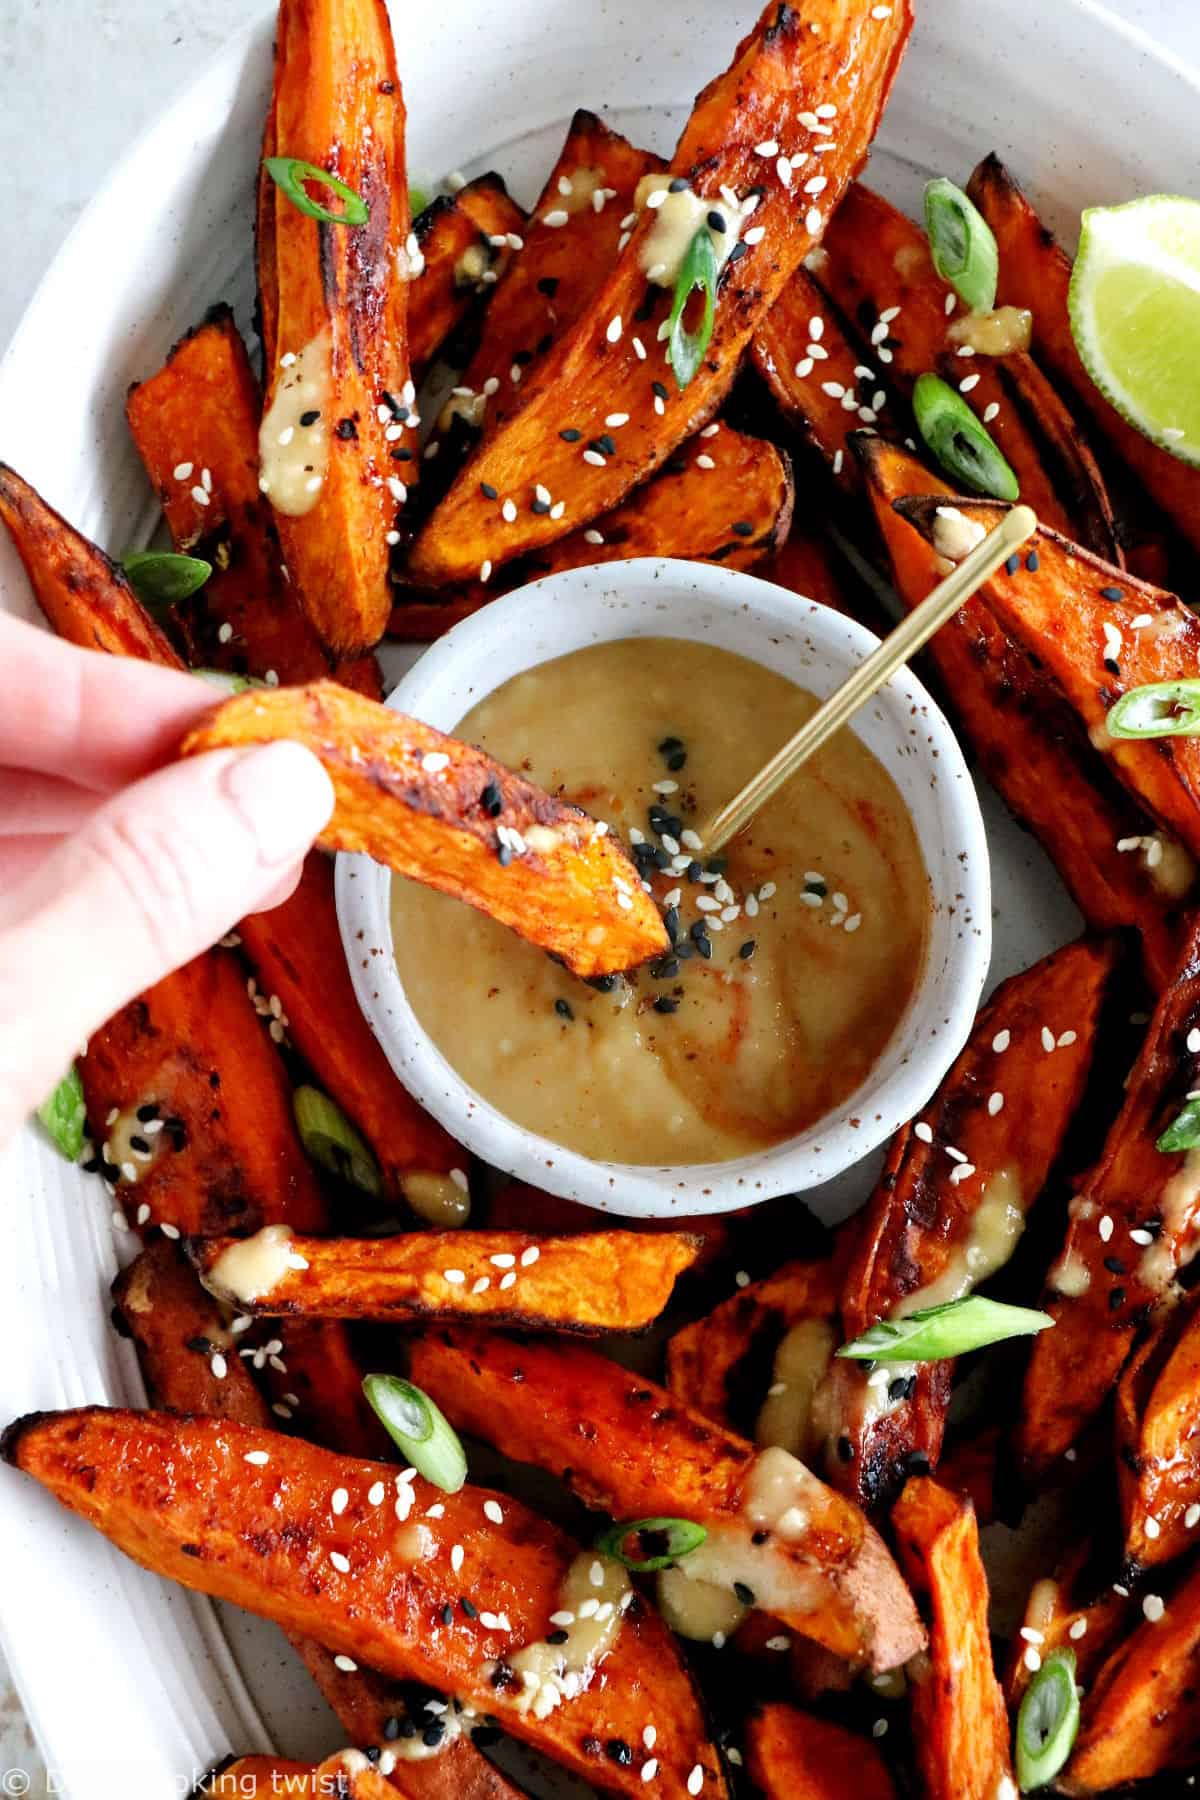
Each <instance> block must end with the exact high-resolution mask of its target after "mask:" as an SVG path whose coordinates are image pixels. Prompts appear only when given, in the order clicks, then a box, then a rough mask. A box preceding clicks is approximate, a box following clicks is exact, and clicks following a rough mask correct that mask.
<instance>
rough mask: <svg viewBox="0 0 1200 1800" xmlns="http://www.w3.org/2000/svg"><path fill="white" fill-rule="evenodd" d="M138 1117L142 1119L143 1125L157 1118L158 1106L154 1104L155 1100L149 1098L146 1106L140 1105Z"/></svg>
mask: <svg viewBox="0 0 1200 1800" xmlns="http://www.w3.org/2000/svg"><path fill="white" fill-rule="evenodd" d="M137 1117H138V1118H139V1119H140V1120H141V1122H142V1124H143V1125H148V1124H149V1123H150V1121H151V1119H157V1117H158V1107H157V1106H156V1105H155V1104H154V1102H153V1100H148V1101H147V1102H146V1104H145V1106H139V1107H138V1109H137Z"/></svg>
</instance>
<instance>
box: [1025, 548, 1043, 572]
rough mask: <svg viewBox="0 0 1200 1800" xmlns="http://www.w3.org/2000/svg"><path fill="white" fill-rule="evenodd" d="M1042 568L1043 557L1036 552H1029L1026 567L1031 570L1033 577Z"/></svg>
mask: <svg viewBox="0 0 1200 1800" xmlns="http://www.w3.org/2000/svg"><path fill="white" fill-rule="evenodd" d="M1041 566H1042V559H1041V557H1040V556H1039V555H1038V553H1037V551H1036V550H1031V551H1030V552H1029V555H1028V556H1027V557H1026V558H1025V567H1026V568H1027V569H1028V570H1029V573H1030V574H1031V575H1036V574H1037V572H1038V570H1039V569H1040V568H1041Z"/></svg>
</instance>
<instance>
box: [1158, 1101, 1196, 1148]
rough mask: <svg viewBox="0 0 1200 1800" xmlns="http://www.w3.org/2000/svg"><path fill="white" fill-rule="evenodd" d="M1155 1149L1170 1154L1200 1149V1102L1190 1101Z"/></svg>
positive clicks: (1164, 1133) (1169, 1126) (1168, 1127)
mask: <svg viewBox="0 0 1200 1800" xmlns="http://www.w3.org/2000/svg"><path fill="white" fill-rule="evenodd" d="M1154 1148H1155V1149H1156V1150H1161V1151H1163V1152H1164V1154H1169V1153H1170V1152H1171V1151H1173V1150H1197V1149H1200V1100H1189V1101H1187V1102H1186V1104H1185V1105H1184V1106H1183V1108H1182V1109H1181V1111H1180V1113H1179V1116H1178V1118H1176V1119H1175V1120H1174V1121H1173V1123H1172V1124H1170V1125H1168V1126H1167V1129H1166V1130H1165V1131H1164V1132H1163V1134H1162V1136H1161V1137H1160V1138H1159V1139H1158V1141H1157V1143H1156V1144H1155V1146H1154Z"/></svg>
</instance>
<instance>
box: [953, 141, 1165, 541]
mask: <svg viewBox="0 0 1200 1800" xmlns="http://www.w3.org/2000/svg"><path fill="white" fill-rule="evenodd" d="M967 191H968V193H969V194H970V196H971V198H972V200H974V202H975V204H976V206H977V207H978V208H979V210H980V212H981V213H982V214H983V216H984V218H985V219H986V220H987V222H988V224H989V225H990V226H991V228H992V230H993V232H994V233H995V236H996V243H997V245H998V247H999V251H1000V284H999V292H998V296H997V298H998V299H999V301H1000V303H1001V304H1002V305H1005V306H1023V307H1026V308H1028V310H1029V311H1030V312H1031V313H1032V314H1033V344H1034V351H1035V353H1036V355H1037V357H1038V359H1039V361H1041V362H1042V363H1044V364H1045V366H1046V368H1047V369H1048V370H1049V371H1050V373H1051V375H1052V376H1053V377H1054V379H1055V381H1057V382H1058V383H1059V384H1060V386H1061V387H1062V388H1063V389H1064V390H1067V391H1069V392H1070V393H1071V394H1072V395H1073V396H1074V397H1075V399H1077V400H1079V401H1080V402H1081V403H1082V404H1083V406H1084V407H1085V409H1086V410H1087V412H1088V414H1089V415H1090V417H1091V419H1092V421H1093V423H1094V424H1095V426H1096V428H1097V429H1098V430H1099V431H1100V432H1101V433H1102V434H1103V436H1104V437H1105V438H1106V439H1107V440H1108V442H1109V443H1110V444H1111V445H1112V447H1113V449H1114V450H1115V451H1116V452H1117V454H1118V455H1119V456H1120V457H1121V458H1122V460H1123V461H1124V462H1126V463H1127V464H1128V466H1129V467H1130V468H1131V469H1132V470H1133V471H1134V473H1135V474H1136V475H1137V476H1138V477H1139V479H1140V480H1141V481H1142V482H1143V483H1144V484H1145V486H1146V488H1147V490H1148V492H1149V493H1150V494H1151V495H1152V496H1153V498H1154V499H1155V500H1156V501H1157V503H1158V505H1159V506H1160V507H1161V508H1162V510H1163V512H1165V513H1166V514H1168V516H1169V517H1170V519H1171V520H1172V522H1173V523H1174V525H1175V527H1176V529H1177V530H1178V531H1180V532H1181V533H1182V534H1183V536H1184V537H1185V538H1186V539H1187V541H1188V542H1189V543H1190V544H1191V545H1192V547H1193V548H1194V549H1200V474H1198V473H1197V471H1196V470H1195V469H1192V468H1189V467H1188V465H1187V463H1184V462H1180V460H1179V458H1178V457H1175V456H1172V455H1171V454H1170V452H1169V451H1166V450H1160V449H1159V448H1158V446H1157V444H1152V443H1151V442H1150V440H1149V438H1145V437H1143V436H1142V434H1141V432H1140V431H1138V430H1136V429H1135V427H1134V426H1132V425H1130V424H1128V423H1127V422H1126V421H1125V420H1124V419H1123V418H1122V417H1121V415H1120V413H1119V412H1117V410H1116V408H1115V407H1113V406H1110V405H1109V403H1108V401H1107V400H1106V399H1105V398H1104V396H1103V394H1102V393H1101V392H1100V390H1099V389H1098V388H1097V387H1096V385H1095V383H1094V382H1093V381H1092V379H1091V377H1090V376H1089V375H1088V373H1087V370H1086V369H1085V368H1084V366H1083V363H1082V362H1081V361H1080V358H1079V352H1078V350H1076V348H1075V340H1074V338H1073V337H1072V335H1071V322H1070V317H1069V314H1068V311H1067V290H1068V288H1069V286H1070V282H1071V259H1070V257H1069V256H1068V255H1067V254H1066V252H1065V251H1064V250H1063V249H1062V248H1061V246H1060V245H1059V244H1058V243H1057V242H1056V241H1055V239H1054V236H1053V233H1051V232H1050V231H1048V230H1047V229H1046V227H1045V226H1044V225H1043V224H1042V222H1041V220H1040V219H1039V218H1038V216H1037V214H1036V212H1035V211H1034V210H1033V207H1032V206H1031V205H1030V203H1029V201H1028V200H1027V199H1026V197H1025V195H1024V194H1023V193H1022V192H1021V190H1020V188H1019V187H1018V186H1017V184H1016V182H1015V181H1014V180H1013V178H1012V176H1011V175H1010V174H1009V172H1008V170H1007V169H1006V168H1005V166H1004V164H1003V163H1002V162H1000V161H999V159H998V158H997V157H995V156H988V157H985V158H984V160H983V162H981V163H980V164H979V167H978V168H977V169H976V170H975V172H974V174H973V175H972V176H971V180H970V183H969V185H968V189H967Z"/></svg>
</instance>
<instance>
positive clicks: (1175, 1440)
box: [1115, 1294, 1200, 1570]
mask: <svg viewBox="0 0 1200 1800" xmlns="http://www.w3.org/2000/svg"><path fill="white" fill-rule="evenodd" d="M1115 1425H1116V1438H1117V1485H1118V1489H1119V1492H1120V1497H1121V1517H1122V1520H1123V1523H1124V1527H1125V1555H1126V1559H1127V1562H1128V1563H1129V1564H1130V1566H1131V1567H1132V1568H1133V1569H1134V1570H1136V1569H1146V1568H1155V1567H1157V1566H1158V1565H1159V1564H1161V1563H1165V1562H1170V1561H1171V1560H1172V1558H1174V1557H1176V1556H1181V1555H1183V1554H1184V1553H1185V1552H1186V1551H1188V1550H1191V1549H1192V1548H1193V1546H1194V1545H1195V1543H1196V1525H1197V1522H1198V1520H1200V1512H1198V1513H1197V1514H1196V1515H1195V1516H1194V1517H1191V1521H1190V1523H1189V1515H1190V1509H1191V1508H1193V1507H1195V1506H1196V1505H1197V1503H1198V1502H1200V1296H1198V1295H1196V1294H1191V1295H1189V1296H1188V1297H1187V1298H1186V1299H1185V1300H1182V1301H1180V1302H1179V1303H1178V1304H1177V1305H1172V1304H1171V1303H1170V1302H1169V1301H1168V1302H1167V1303H1166V1305H1165V1306H1164V1307H1163V1309H1162V1316H1161V1317H1160V1318H1159V1319H1158V1320H1157V1322H1156V1323H1155V1324H1154V1325H1153V1326H1152V1328H1151V1331H1150V1333H1149V1335H1148V1336H1147V1337H1146V1338H1145V1340H1144V1341H1143V1342H1142V1343H1140V1344H1139V1345H1138V1347H1137V1349H1136V1350H1135V1351H1134V1353H1133V1355H1132V1356H1131V1357H1130V1359H1129V1361H1128V1363H1127V1364H1126V1366H1125V1369H1124V1371H1123V1373H1122V1375H1121V1379H1120V1381H1119V1382H1118V1384H1117V1394H1116V1406H1115Z"/></svg>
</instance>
